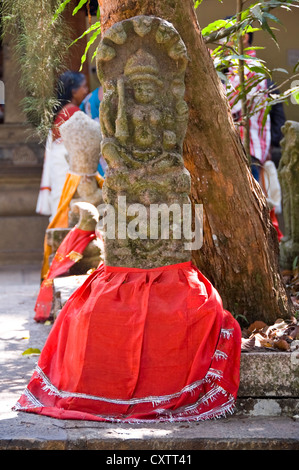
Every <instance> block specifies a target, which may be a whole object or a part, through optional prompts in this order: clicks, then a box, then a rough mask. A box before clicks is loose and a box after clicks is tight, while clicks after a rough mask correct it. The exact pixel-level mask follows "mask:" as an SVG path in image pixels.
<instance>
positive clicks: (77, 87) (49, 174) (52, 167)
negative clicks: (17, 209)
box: [36, 71, 88, 221]
mask: <svg viewBox="0 0 299 470" xmlns="http://www.w3.org/2000/svg"><path fill="white" fill-rule="evenodd" d="M87 94H88V86H87V82H86V78H85V75H84V74H82V73H80V72H73V71H67V72H65V73H63V74H62V75H61V76H60V77H59V79H58V86H57V99H58V103H59V104H58V105H57V106H56V107H55V108H54V119H53V126H52V129H51V130H50V131H49V134H48V138H47V142H46V149H45V159H44V167H43V174H42V179H41V186H40V191H39V196H38V200H37V205H36V212H37V213H38V214H42V215H48V216H49V217H50V221H51V220H52V218H53V217H54V216H55V214H56V210H57V207H58V203H59V200H60V196H61V192H62V188H63V185H64V182H65V177H66V174H67V171H68V168H69V165H68V161H67V151H66V148H65V146H64V144H63V141H62V138H61V136H60V130H59V127H60V126H61V124H63V123H64V122H65V121H67V120H68V119H69V118H70V117H71V116H72V115H73V114H74V113H75V112H77V111H80V107H79V106H80V104H81V102H82V101H83V100H84V98H85V97H86V96H87Z"/></svg>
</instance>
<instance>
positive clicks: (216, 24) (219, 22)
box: [201, 20, 227, 36]
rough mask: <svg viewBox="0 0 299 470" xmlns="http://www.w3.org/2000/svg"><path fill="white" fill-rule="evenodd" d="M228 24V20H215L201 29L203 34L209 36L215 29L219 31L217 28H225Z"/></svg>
mask: <svg viewBox="0 0 299 470" xmlns="http://www.w3.org/2000/svg"><path fill="white" fill-rule="evenodd" d="M226 25H227V21H226V20H217V21H213V22H212V23H209V24H208V26H206V27H205V28H203V29H202V30H201V34H202V35H203V36H207V35H208V34H210V33H212V32H213V31H217V29H220V28H225V27H226Z"/></svg>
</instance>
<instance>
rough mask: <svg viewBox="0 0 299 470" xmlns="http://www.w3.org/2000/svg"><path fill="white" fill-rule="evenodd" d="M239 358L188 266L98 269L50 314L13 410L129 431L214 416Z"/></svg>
mask: <svg viewBox="0 0 299 470" xmlns="http://www.w3.org/2000/svg"><path fill="white" fill-rule="evenodd" d="M240 352H241V331H240V327H239V324H238V323H237V321H236V320H235V319H234V318H233V317H232V315H231V314H230V313H229V312H227V311H226V310H224V308H223V306H222V301H221V298H220V296H219V294H218V292H217V291H216V289H215V288H214V287H213V286H212V285H211V283H210V282H209V281H208V280H207V279H206V278H205V277H204V276H203V275H202V274H201V272H200V271H199V270H198V269H197V268H196V267H195V266H194V265H192V263H191V262H186V263H180V264H176V265H170V266H163V267H161V268H155V269H134V268H125V267H109V266H105V265H104V264H101V265H100V266H99V267H98V269H96V270H95V271H94V272H93V273H92V274H91V275H90V276H89V277H88V278H87V280H86V281H85V283H84V284H83V285H82V286H81V287H79V288H78V289H77V290H76V291H75V292H74V293H73V295H72V296H71V297H70V299H69V300H68V302H67V303H66V305H65V306H64V308H63V309H62V310H61V312H60V313H59V316H58V318H57V320H56V321H55V323H54V325H53V327H52V330H51V332H50V335H49V337H48V339H47V341H46V344H45V346H44V348H43V350H42V353H41V355H40V358H39V361H38V364H37V367H36V369H35V371H34V372H33V375H32V378H31V380H30V382H29V384H28V386H27V388H26V390H25V391H24V393H23V394H22V396H21V397H20V400H19V401H18V402H17V404H16V406H15V407H14V409H15V410H22V411H28V412H33V413H38V414H41V415H47V416H52V417H55V418H60V419H82V420H96V421H112V422H118V421H119V422H132V423H135V422H147V421H149V420H153V421H186V420H188V421H189V420H190V421H191V420H204V419H209V418H212V417H218V416H223V415H225V414H226V413H227V412H231V411H232V409H233V407H234V403H235V399H236V396H237V391H238V387H239V366H240Z"/></svg>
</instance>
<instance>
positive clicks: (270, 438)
mask: <svg viewBox="0 0 299 470" xmlns="http://www.w3.org/2000/svg"><path fill="white" fill-rule="evenodd" d="M38 289H39V267H27V268H26V267H21V268H18V267H13V266H12V267H5V268H3V267H1V268H0V372H1V381H0V450H31V449H32V450H102V451H104V450H105V451H106V453H107V452H108V457H109V455H113V453H111V452H110V451H114V452H115V451H117V452H120V451H122V450H124V451H127V454H126V455H131V454H130V452H128V451H131V452H132V451H134V452H138V451H141V450H149V451H151V452H153V451H159V452H160V454H161V451H162V454H165V452H166V451H167V452H168V451H171V454H173V453H174V452H173V451H176V452H178V451H186V450H189V451H191V450H194V451H198V450H299V421H298V420H297V419H294V418H292V417H286V416H280V417H278V416H275V417H269V416H268V417H265V416H255V417H245V416H244V417H243V416H236V415H232V416H229V417H227V418H222V419H218V420H212V421H205V422H199V423H187V422H186V423H167V424H164V423H159V424H154V425H153V424H148V425H120V424H110V423H97V422H89V421H71V420H57V419H53V418H48V417H42V416H37V415H33V414H29V413H24V412H18V413H17V412H15V411H12V410H11V408H12V406H13V405H14V404H15V403H16V401H17V400H18V398H19V396H20V394H21V393H22V391H23V389H24V388H25V387H26V385H27V383H28V381H29V379H30V377H31V374H32V371H33V368H34V366H35V363H36V361H37V356H32V355H30V356H28V355H23V354H22V353H23V352H24V351H25V350H26V349H28V348H30V347H32V348H38V349H41V348H42V347H43V344H44V342H45V340H46V338H47V335H48V333H49V331H50V328H51V326H50V325H43V324H37V323H36V322H35V321H34V320H33V316H34V311H33V308H34V303H35V300H36V296H37V293H38ZM109 452H110V454H109ZM168 453H169V452H168ZM105 455H106V454H105ZM116 455H118V454H116ZM132 455H133V453H132ZM105 458H106V457H105ZM104 463H105V462H104ZM172 463H173V462H172ZM256 463H257V462H256ZM152 464H154V463H153V462H152ZM142 468H143V467H142Z"/></svg>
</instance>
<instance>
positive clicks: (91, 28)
mask: <svg viewBox="0 0 299 470" xmlns="http://www.w3.org/2000/svg"><path fill="white" fill-rule="evenodd" d="M95 29H96V30H98V29H99V33H100V32H101V22H100V21H97V22H96V23H94V24H92V25H91V26H90V28H88V29H86V30H85V31H84V33H83V34H81V36H79V37H78V38H77V39H75V40H74V41H73V42H72V43H71V44H70V46H69V47H71V46H72V45H73V44H75V43H76V42H77V41H79V39H82V38H83V37H84V36H86V34H89V33H91V32H92V31H94V30H95Z"/></svg>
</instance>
